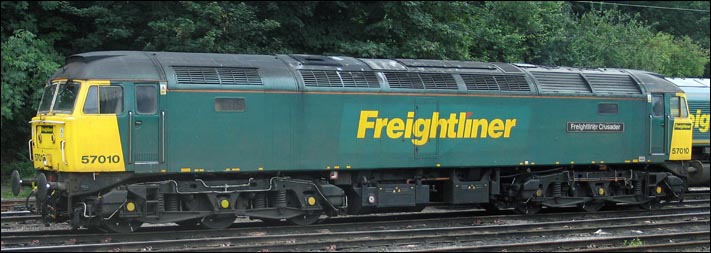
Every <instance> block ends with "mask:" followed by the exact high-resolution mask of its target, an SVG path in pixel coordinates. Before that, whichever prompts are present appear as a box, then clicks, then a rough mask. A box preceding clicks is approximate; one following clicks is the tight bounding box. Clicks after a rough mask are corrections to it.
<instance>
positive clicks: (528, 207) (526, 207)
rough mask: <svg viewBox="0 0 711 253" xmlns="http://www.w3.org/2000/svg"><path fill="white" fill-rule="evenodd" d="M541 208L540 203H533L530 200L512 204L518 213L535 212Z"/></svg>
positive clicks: (528, 213) (527, 213)
mask: <svg viewBox="0 0 711 253" xmlns="http://www.w3.org/2000/svg"><path fill="white" fill-rule="evenodd" d="M541 208H542V207H541V205H540V204H534V203H533V202H531V201H529V202H528V203H524V202H516V203H515V204H514V211H515V212H516V213H519V214H526V215H530V214H537V213H538V212H539V211H541Z"/></svg>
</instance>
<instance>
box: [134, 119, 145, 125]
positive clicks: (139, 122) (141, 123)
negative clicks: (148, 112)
mask: <svg viewBox="0 0 711 253" xmlns="http://www.w3.org/2000/svg"><path fill="white" fill-rule="evenodd" d="M135 124H136V126H141V125H143V121H140V120H136V123H135Z"/></svg>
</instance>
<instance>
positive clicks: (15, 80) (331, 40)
mask: <svg viewBox="0 0 711 253" xmlns="http://www.w3.org/2000/svg"><path fill="white" fill-rule="evenodd" d="M635 4H637V5H651V6H663V7H668V8H674V9H702V10H709V3H708V2H688V1H687V2H683V1H680V2H635ZM1 5H2V17H1V19H2V57H3V62H2V143H3V145H2V162H3V163H6V162H9V161H14V160H18V159H21V158H22V157H26V152H27V151H26V149H25V148H23V147H24V145H26V144H24V142H25V140H27V139H28V138H29V136H28V131H29V125H28V123H27V121H29V118H30V117H31V115H33V114H34V112H35V109H34V108H35V105H36V104H37V103H38V101H39V97H38V90H40V89H41V86H42V85H43V84H44V82H45V81H46V79H47V78H48V77H49V76H50V75H51V74H52V73H53V70H54V69H56V68H57V67H59V66H60V65H61V64H62V63H63V60H62V58H63V57H66V56H69V55H71V54H75V53H81V52H88V51H98V50H152V51H184V52H214V53H247V54H278V53H306V54H324V55H346V56H354V57H365V58H421V59H451V60H476V61H497V62H525V63H532V64H542V65H553V66H556V65H558V66H575V67H615V68H632V69H642V70H648V71H653V72H658V73H661V74H664V75H669V76H675V77H683V76H687V77H698V76H706V77H708V76H709V70H708V66H709V37H710V35H709V12H691V11H682V10H674V9H652V8H640V7H632V6H613V5H609V4H605V5H603V4H599V3H584V2H548V1H542V2H338V1H335V2H294V1H289V2H259V1H258V2H201V1H196V2H191V1H184V2H167V1H161V2H132V1H120V2H104V1H100V2H84V1H61V2H30V1H14V2H10V1H3V2H2V3H1Z"/></svg>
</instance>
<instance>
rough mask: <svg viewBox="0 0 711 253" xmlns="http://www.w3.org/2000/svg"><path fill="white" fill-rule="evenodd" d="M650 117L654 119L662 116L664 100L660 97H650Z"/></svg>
mask: <svg viewBox="0 0 711 253" xmlns="http://www.w3.org/2000/svg"><path fill="white" fill-rule="evenodd" d="M652 115H654V116H655V117H661V116H664V99H662V96H661V95H653V96H652Z"/></svg>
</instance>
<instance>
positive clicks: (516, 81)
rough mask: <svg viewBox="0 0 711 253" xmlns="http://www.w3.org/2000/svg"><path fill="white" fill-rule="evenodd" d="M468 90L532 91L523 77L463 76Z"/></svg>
mask: <svg viewBox="0 0 711 253" xmlns="http://www.w3.org/2000/svg"><path fill="white" fill-rule="evenodd" d="M461 76H462V80H464V84H466V85H467V90H491V91H531V87H529V86H528V82H527V81H526V77H524V76H523V75H488V74H462V75H461Z"/></svg>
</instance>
